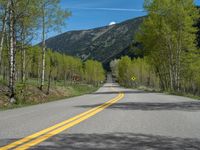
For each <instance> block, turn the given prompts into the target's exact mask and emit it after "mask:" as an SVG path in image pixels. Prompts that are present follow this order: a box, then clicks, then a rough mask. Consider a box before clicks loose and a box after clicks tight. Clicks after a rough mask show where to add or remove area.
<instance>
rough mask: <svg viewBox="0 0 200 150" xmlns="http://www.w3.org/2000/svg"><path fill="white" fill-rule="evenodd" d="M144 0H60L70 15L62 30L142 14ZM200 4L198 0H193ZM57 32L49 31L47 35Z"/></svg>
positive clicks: (125, 18)
mask: <svg viewBox="0 0 200 150" xmlns="http://www.w3.org/2000/svg"><path fill="white" fill-rule="evenodd" d="M143 2H144V0H61V6H62V8H64V9H69V10H70V11H71V12H72V16H71V17H70V18H68V19H67V20H66V24H67V25H66V27H64V28H63V29H62V32H66V31H71V30H82V29H91V28H96V27H101V26H105V25H108V24H109V23H111V22H116V23H119V22H122V21H125V20H127V19H131V18H135V17H139V16H144V15H145V12H144V11H142V10H143ZM195 3H196V4H197V5H200V0H195ZM56 34H58V33H55V32H51V33H50V34H49V35H48V37H51V36H55V35H56Z"/></svg>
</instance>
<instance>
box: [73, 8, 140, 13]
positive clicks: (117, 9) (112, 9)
mask: <svg viewBox="0 0 200 150" xmlns="http://www.w3.org/2000/svg"><path fill="white" fill-rule="evenodd" d="M69 9H80V10H105V11H130V12H143V11H144V10H143V9H126V8H125V9H124V8H87V7H71V8H69Z"/></svg>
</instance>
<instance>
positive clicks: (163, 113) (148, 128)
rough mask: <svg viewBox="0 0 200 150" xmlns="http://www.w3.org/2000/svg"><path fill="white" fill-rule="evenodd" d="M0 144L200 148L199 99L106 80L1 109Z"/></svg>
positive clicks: (9, 146)
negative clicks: (79, 92) (90, 88)
mask: <svg viewBox="0 0 200 150" xmlns="http://www.w3.org/2000/svg"><path fill="white" fill-rule="evenodd" d="M0 146H2V148H0V149H29V148H30V149H41V150H44V149H78V150H79V149H80V150H81V149H84V150H88V149H106V150H108V149H112V150H113V149H124V150H128V149H161V150H163V149H175V150H177V149H178V150H179V149H180V150H183V149H189V150H192V149H200V101H195V100H192V99H189V98H184V97H179V96H171V95H164V94H160V93H148V92H143V91H138V90H131V89H125V88H122V87H119V86H118V85H117V84H114V83H107V84H105V85H104V86H103V87H102V88H100V89H99V90H98V91H97V92H96V93H93V94H88V95H84V96H79V97H74V98H70V99H66V100H61V101H55V102H50V103H46V104H41V105H35V106H29V107H24V108H19V109H13V110H7V111H1V112H0Z"/></svg>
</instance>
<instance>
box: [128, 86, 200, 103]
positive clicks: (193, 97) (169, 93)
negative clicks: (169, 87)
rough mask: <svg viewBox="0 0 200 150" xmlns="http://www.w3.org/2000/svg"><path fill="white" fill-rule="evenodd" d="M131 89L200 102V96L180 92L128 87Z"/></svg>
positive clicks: (145, 87)
mask: <svg viewBox="0 0 200 150" xmlns="http://www.w3.org/2000/svg"><path fill="white" fill-rule="evenodd" d="M127 88H131V89H137V90H142V91H145V92H152V93H164V94H167V95H176V96H183V97H188V98H192V99H196V100H200V96H198V95H193V94H190V93H180V92H171V91H162V90H161V89H159V88H153V87H147V86H137V87H127Z"/></svg>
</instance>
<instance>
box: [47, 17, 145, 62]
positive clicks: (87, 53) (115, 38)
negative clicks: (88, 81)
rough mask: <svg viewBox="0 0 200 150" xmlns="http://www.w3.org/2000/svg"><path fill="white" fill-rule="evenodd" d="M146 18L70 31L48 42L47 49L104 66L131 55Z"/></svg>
mask: <svg viewBox="0 0 200 150" xmlns="http://www.w3.org/2000/svg"><path fill="white" fill-rule="evenodd" d="M143 19H144V17H139V18H134V19H131V20H127V21H125V22H121V23H119V24H115V25H110V26H105V27H100V28H95V29H89V30H80V31H69V32H66V33H63V34H60V35H57V36H55V37H52V38H49V39H47V40H46V46H47V48H51V49H52V50H55V51H58V52H61V53H65V54H68V55H73V56H77V57H80V58H81V59H83V60H86V59H95V60H98V61H101V62H102V63H103V64H104V65H106V64H108V63H109V62H110V61H111V60H112V59H114V58H115V57H119V56H121V55H123V54H127V53H129V46H130V45H131V44H132V43H133V42H134V41H133V39H134V35H135V33H136V32H137V30H138V28H139V26H140V24H141V23H142V22H143Z"/></svg>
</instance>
